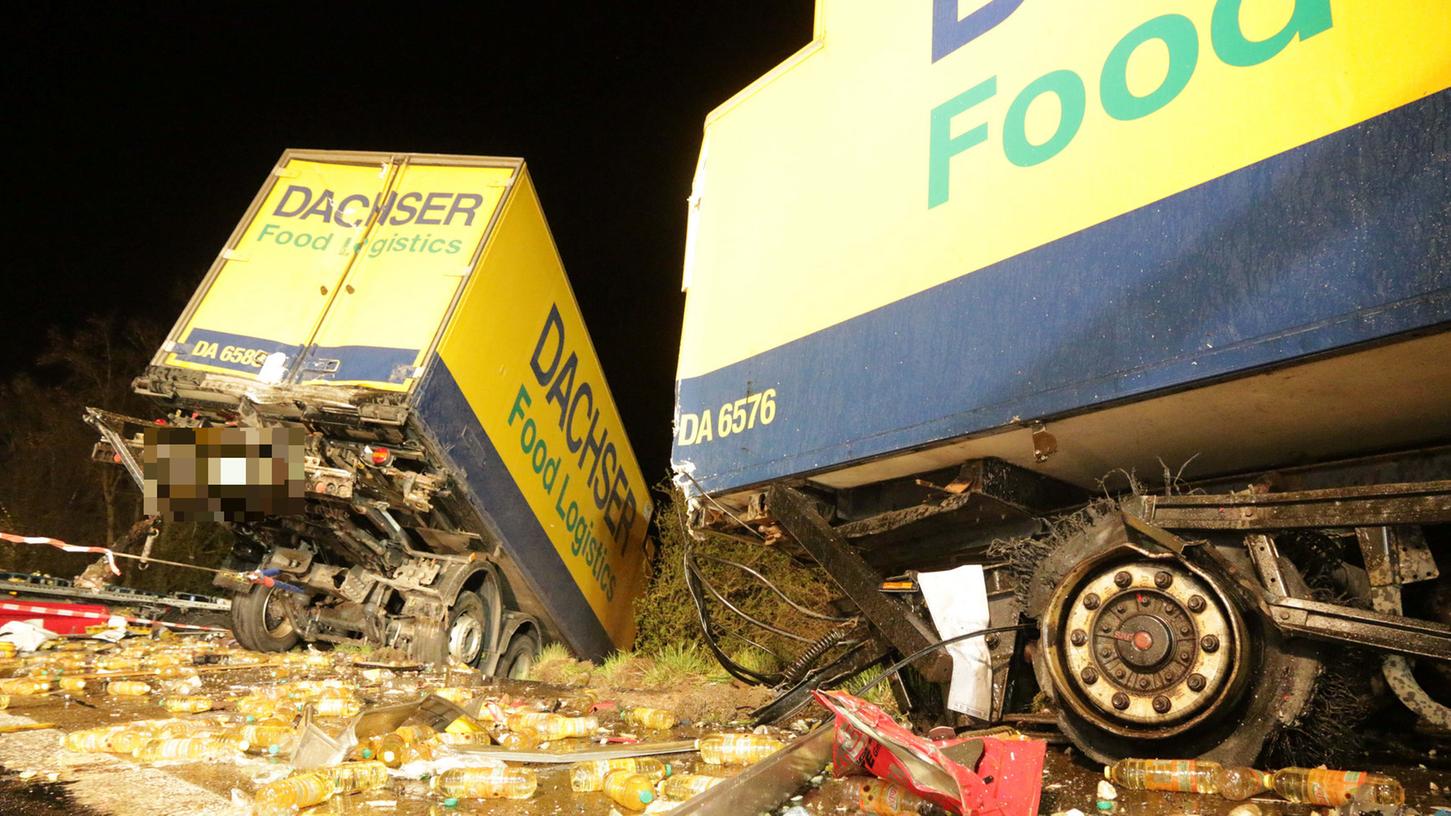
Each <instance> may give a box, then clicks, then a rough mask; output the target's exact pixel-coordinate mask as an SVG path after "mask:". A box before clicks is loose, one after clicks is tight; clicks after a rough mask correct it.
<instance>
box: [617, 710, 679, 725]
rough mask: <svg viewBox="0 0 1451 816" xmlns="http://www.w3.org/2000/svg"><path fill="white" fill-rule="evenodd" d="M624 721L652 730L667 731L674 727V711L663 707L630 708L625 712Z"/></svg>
mask: <svg viewBox="0 0 1451 816" xmlns="http://www.w3.org/2000/svg"><path fill="white" fill-rule="evenodd" d="M625 722H628V723H631V724H633V725H638V726H640V727H641V728H648V729H651V730H654V731H668V730H669V729H671V728H674V727H675V722H676V719H675V714H674V712H670V711H666V710H665V709H663V708H643V707H641V708H632V709H630V710H629V711H626V712H625Z"/></svg>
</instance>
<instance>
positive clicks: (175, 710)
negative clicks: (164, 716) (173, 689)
mask: <svg viewBox="0 0 1451 816" xmlns="http://www.w3.org/2000/svg"><path fill="white" fill-rule="evenodd" d="M161 707H162V708H164V709H166V710H167V711H170V712H171V713H172V714H200V713H201V712H203V711H211V710H212V698H210V697H201V696H197V695H188V696H184V697H167V698H166V699H165V700H162V701H161Z"/></svg>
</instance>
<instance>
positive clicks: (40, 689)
mask: <svg viewBox="0 0 1451 816" xmlns="http://www.w3.org/2000/svg"><path fill="white" fill-rule="evenodd" d="M47 691H50V681H49V680H42V679H40V678H38V677H12V678H10V679H9V680H0V692H4V693H5V694H13V695H17V696H25V695H27V694H44V693H46V692H47Z"/></svg>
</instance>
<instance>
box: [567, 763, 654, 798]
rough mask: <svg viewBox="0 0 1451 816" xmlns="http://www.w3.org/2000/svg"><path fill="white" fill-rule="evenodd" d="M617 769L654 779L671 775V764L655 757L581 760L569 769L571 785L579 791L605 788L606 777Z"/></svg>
mask: <svg viewBox="0 0 1451 816" xmlns="http://www.w3.org/2000/svg"><path fill="white" fill-rule="evenodd" d="M615 771H629V772H630V773H638V774H645V775H646V776H649V777H651V778H653V779H664V778H665V777H667V776H669V775H670V766H669V765H667V764H665V763H664V762H661V761H660V760H658V759H655V758H653V757H625V758H622V759H597V760H594V761H592V762H580V763H577V764H576V765H575V766H574V767H573V768H570V770H569V787H570V788H571V789H572V790H574V791H575V792H577V793H585V792H588V791H599V790H604V789H605V777H606V776H609V775H610V774H611V773H613V772H615Z"/></svg>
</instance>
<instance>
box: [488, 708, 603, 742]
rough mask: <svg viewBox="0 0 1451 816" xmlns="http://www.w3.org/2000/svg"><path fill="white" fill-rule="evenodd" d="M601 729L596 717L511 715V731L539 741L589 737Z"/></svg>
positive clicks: (539, 714) (540, 714) (529, 713)
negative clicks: (527, 735)
mask: <svg viewBox="0 0 1451 816" xmlns="http://www.w3.org/2000/svg"><path fill="white" fill-rule="evenodd" d="M599 727H600V721H599V720H597V719H595V718H594V717H565V716H563V715H560V714H544V713H540V712H537V711H525V712H520V713H517V714H511V715H509V730H511V731H517V732H527V733H529V734H530V735H532V736H534V737H535V738H536V739H539V740H559V739H570V738H572V737H587V736H590V735H591V734H593V733H594V732H595V730H596V729H598V728H599Z"/></svg>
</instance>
